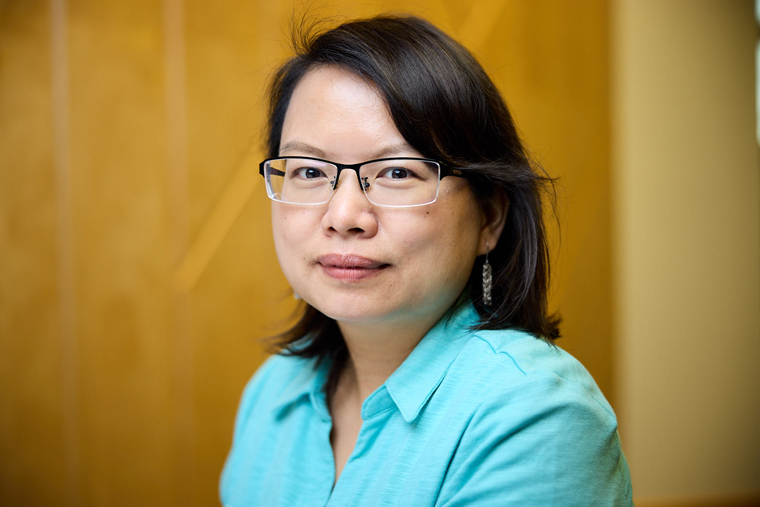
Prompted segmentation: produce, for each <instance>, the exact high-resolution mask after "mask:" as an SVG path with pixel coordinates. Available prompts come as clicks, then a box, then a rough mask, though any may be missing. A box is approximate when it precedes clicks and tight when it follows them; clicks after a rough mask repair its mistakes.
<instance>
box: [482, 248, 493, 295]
mask: <svg viewBox="0 0 760 507" xmlns="http://www.w3.org/2000/svg"><path fill="white" fill-rule="evenodd" d="M489 249H490V247H489V246H488V243H486V261H485V262H484V263H483V305H485V306H491V288H492V287H493V277H492V276H491V265H490V264H489V263H488V250H489Z"/></svg>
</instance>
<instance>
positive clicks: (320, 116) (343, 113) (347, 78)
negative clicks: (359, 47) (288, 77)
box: [280, 66, 418, 163]
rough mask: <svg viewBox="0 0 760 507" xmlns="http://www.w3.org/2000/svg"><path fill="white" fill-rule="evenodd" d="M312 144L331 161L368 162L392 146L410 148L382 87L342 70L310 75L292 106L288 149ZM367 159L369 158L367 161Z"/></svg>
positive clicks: (286, 126)
mask: <svg viewBox="0 0 760 507" xmlns="http://www.w3.org/2000/svg"><path fill="white" fill-rule="evenodd" d="M293 145H309V146H312V147H314V148H316V149H318V150H320V151H321V152H323V153H324V154H325V155H326V156H327V157H328V158H330V157H336V156H337V157H339V158H338V159H337V160H336V161H344V162H345V163H349V162H348V161H347V160H346V157H348V158H351V159H353V160H357V159H359V161H361V160H367V159H368V158H367V157H368V156H369V154H370V153H371V152H376V151H380V150H383V149H384V148H387V146H389V145H405V146H406V147H408V150H407V151H408V155H410V156H411V155H414V156H418V153H417V152H416V151H415V150H413V149H412V148H411V147H410V146H409V145H408V144H407V143H406V140H405V139H404V138H403V136H402V135H401V134H400V133H399V131H398V129H397V128H396V125H395V124H394V122H393V119H392V118H391V115H390V112H389V110H388V106H387V104H386V102H385V100H384V98H383V97H382V96H381V94H380V93H379V91H378V90H377V88H376V87H375V86H374V85H373V84H372V83H370V82H368V81H366V80H365V79H362V78H361V77H359V76H357V75H356V74H354V73H352V72H350V71H347V70H345V69H342V68H340V67H337V66H320V67H317V68H315V69H313V70H311V71H309V72H308V73H307V74H306V75H305V76H304V77H303V78H301V80H300V81H299V83H298V84H297V85H296V88H295V90H294V91H293V95H292V97H291V99H290V101H289V105H288V110H287V112H286V114H285V121H284V123H283V128H282V136H281V139H280V149H281V152H280V154H281V155H286V154H290V153H283V152H282V148H283V147H286V146H293ZM362 157H364V158H362Z"/></svg>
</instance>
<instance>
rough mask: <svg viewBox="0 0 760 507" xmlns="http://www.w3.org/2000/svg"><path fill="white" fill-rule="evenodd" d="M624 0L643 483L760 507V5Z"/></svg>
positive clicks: (618, 223)
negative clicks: (759, 117) (747, 497)
mask: <svg viewBox="0 0 760 507" xmlns="http://www.w3.org/2000/svg"><path fill="white" fill-rule="evenodd" d="M613 6H614V9H613V13H614V16H613V24H612V33H613V34H614V36H613V51H612V54H613V59H612V61H613V105H614V109H613V111H614V114H613V123H612V126H613V129H612V131H613V153H614V157H613V160H614V164H613V167H614V173H613V174H614V180H613V181H614V193H613V195H614V198H613V202H614V203H615V206H614V222H613V223H614V231H615V250H614V251H615V256H614V261H615V262H614V265H615V286H616V290H615V296H616V301H617V304H616V323H617V330H618V333H617V336H618V339H619V345H618V350H619V354H618V361H617V364H618V370H617V383H618V389H619V391H618V392H619V399H620V401H621V403H620V404H619V412H620V414H621V418H620V424H621V428H622V435H623V439H624V444H625V449H626V453H627V455H628V458H629V460H630V465H631V469H632V473H633V481H634V482H633V484H634V492H635V494H636V497H637V498H639V499H641V500H646V499H652V498H658V497H659V498H662V497H681V498H691V499H692V500H693V503H692V504H693V505H698V504H699V503H698V501H697V499H699V498H702V497H705V498H712V499H713V500H714V502H715V503H713V504H711V505H719V504H720V505H722V503H721V500H720V499H725V500H726V501H727V500H728V499H730V498H731V497H740V496H742V495H744V494H750V493H754V494H755V495H757V496H755V497H754V499H755V500H754V501H756V502H760V500H759V499H760V494H759V493H760V157H759V156H758V146H757V143H756V140H755V108H754V104H755V96H754V93H755V78H754V58H755V44H756V42H757V38H758V29H757V26H756V24H755V19H754V16H753V3H752V2H751V1H750V0H742V1H738V0H732V1H717V0H667V1H663V0H616V1H615V2H613ZM645 504H646V502H645V501H642V502H640V505H645ZM753 505H757V503H753Z"/></svg>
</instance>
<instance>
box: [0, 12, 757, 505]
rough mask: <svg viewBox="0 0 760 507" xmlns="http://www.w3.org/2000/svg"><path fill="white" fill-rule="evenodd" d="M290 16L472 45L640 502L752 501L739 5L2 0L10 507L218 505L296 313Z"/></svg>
mask: <svg viewBox="0 0 760 507" xmlns="http://www.w3.org/2000/svg"><path fill="white" fill-rule="evenodd" d="M304 10H307V11H308V12H310V13H311V15H312V16H314V17H317V18H321V17H335V19H336V20H340V19H346V18H352V17H356V16H368V15H373V14H376V13H379V12H385V11H395V12H407V13H414V14H417V15H421V16H423V17H426V18H428V19H429V20H431V21H433V22H434V23H436V24H437V25H439V26H440V27H441V28H443V29H444V30H446V31H447V32H448V33H450V34H452V35H453V36H454V37H455V38H457V39H458V40H460V41H461V42H462V43H464V44H465V45H466V46H467V47H468V48H469V49H470V50H471V51H473V52H474V54H475V55H476V56H477V57H478V59H479V60H480V61H481V62H482V63H483V65H484V67H485V68H486V70H487V71H488V72H489V73H490V75H491V76H492V78H493V80H494V81H495V82H496V84H497V85H498V87H499V88H500V90H501V91H502V92H503V94H504V96H505V98H506V100H507V101H508V103H509V105H510V107H511V109H512V111H513V113H514V115H515V117H516V121H517V123H518V126H519V127H520V129H521V131H522V133H523V134H524V136H525V139H526V141H527V143H528V145H529V147H530V149H531V151H532V152H533V153H534V155H535V157H536V158H537V159H538V160H539V161H540V162H541V163H542V164H543V165H544V166H545V167H546V168H547V169H548V170H549V171H550V172H551V173H552V174H554V175H556V176H559V177H560V178H561V194H560V208H559V214H560V217H561V226H560V227H559V230H555V231H554V234H553V238H554V239H553V245H554V253H553V256H554V261H555V271H554V274H555V280H554V285H553V291H552V307H553V308H556V309H559V310H560V311H561V312H562V314H563V315H564V318H565V325H564V334H565V337H564V338H562V339H561V341H560V345H561V346H562V347H564V348H565V349H567V350H569V351H570V352H571V353H572V354H574V355H575V356H576V357H578V358H579V359H580V360H581V361H582V362H583V363H584V364H585V365H586V367H587V368H588V369H589V370H590V371H591V373H592V374H593V375H594V377H595V378H596V380H597V382H598V384H599V385H600V387H601V389H602V390H603V391H604V393H605V395H606V396H607V397H608V398H609V399H610V401H611V403H612V405H613V407H614V408H615V410H616V412H617V413H618V416H619V423H620V433H621V436H622V439H623V445H624V449H625V452H626V454H627V456H628V459H629V464H630V467H631V472H632V477H633V485H634V495H635V498H636V502H637V505H639V506H686V505H694V506H718V505H725V506H740V505H742V506H744V505H760V431H759V430H760V153H759V150H758V145H757V140H756V137H755V129H756V126H755V125H756V113H755V103H756V102H755V68H756V67H755V48H756V46H757V44H758V34H759V31H758V25H757V22H756V20H755V15H754V4H753V2H752V1H751V0H578V1H573V2H569V1H560V0H475V1H471V2H470V1H463V0H429V1H422V0H412V1H405V2H400V1H390V0H389V1H380V0H378V1H374V2H351V1H348V0H345V1H330V2H326V1H322V0H311V1H309V2H307V3H304V2H301V1H299V0H295V1H294V0H279V1H277V0H269V1H263V0H259V1H256V0H219V1H216V2H208V1H205V0H163V1H161V0H109V1H108V2H103V1H100V0H0V393H1V394H0V505H4V506H6V505H7V506H17V505H28V506H68V507H78V506H88V507H89V506H135V505H140V506H180V505H181V506H205V505H215V504H218V500H217V494H216V485H217V480H218V476H219V473H220V471H221V467H222V465H223V462H224V459H225V455H226V452H227V450H228V448H229V444H230V439H231V434H232V424H233V419H234V414H235V409H236V406H237V402H238V399H239V396H240V393H241V390H242V388H243V386H244V384H245V382H246V381H247V379H248V378H249V377H250V376H251V375H252V373H253V372H254V371H255V370H256V368H257V367H258V365H259V364H261V362H262V361H263V359H264V358H265V357H266V352H265V347H264V345H263V343H262V339H263V338H265V337H267V336H270V335H272V334H273V333H276V332H277V331H279V330H282V329H283V328H284V326H286V325H287V323H288V321H289V320H288V319H289V317H290V315H291V312H292V311H293V309H294V307H295V306H294V301H293V299H292V297H291V294H290V291H289V288H288V286H287V284H286V282H285V280H284V278H283V277H282V275H281V273H280V271H279V267H278V265H277V261H276V259H275V255H274V249H273V245H272V241H271V237H270V230H269V228H270V225H269V221H270V215H269V201H268V199H267V198H266V195H265V193H264V189H263V186H262V180H261V178H260V176H259V175H258V167H257V164H258V162H259V161H260V160H261V159H262V158H263V150H262V143H261V139H262V138H261V134H262V131H261V129H262V123H263V118H264V111H265V105H264V100H263V91H264V88H265V85H266V82H267V78H268V76H269V75H270V74H271V72H272V70H273V69H274V68H275V67H276V66H277V65H278V64H280V63H281V62H282V61H283V59H284V58H286V57H287V56H288V54H289V52H288V42H287V41H288V36H287V34H288V25H289V21H290V19H291V17H292V16H293V14H294V13H300V12H303V11H304Z"/></svg>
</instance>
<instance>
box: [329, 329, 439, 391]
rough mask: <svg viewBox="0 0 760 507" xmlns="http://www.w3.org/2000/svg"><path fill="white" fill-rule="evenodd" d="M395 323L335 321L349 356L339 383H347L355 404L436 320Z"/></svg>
mask: <svg viewBox="0 0 760 507" xmlns="http://www.w3.org/2000/svg"><path fill="white" fill-rule="evenodd" d="M429 320H430V321H426V320H422V321H418V322H414V323H411V324H410V323H408V322H407V323H403V324H398V325H384V326H379V325H377V324H361V323H359V324H357V323H346V322H338V327H339V328H340V331H341V334H342V335H343V340H344V341H345V343H346V348H347V349H348V355H349V359H348V362H347V364H346V368H345V369H344V371H343V372H342V373H341V376H340V380H339V384H343V385H344V386H346V387H350V388H351V391H353V392H354V393H355V394H356V399H357V400H358V401H359V404H360V405H361V403H362V402H363V401H364V400H365V399H366V398H367V396H369V395H370V394H372V392H373V391H375V389H377V388H378V387H380V386H381V385H382V384H383V383H384V382H385V381H386V380H387V379H388V377H390V376H391V374H392V373H393V372H394V371H396V369H397V368H398V367H399V366H401V363H403V362H404V360H405V359H406V358H407V357H408V356H409V354H410V353H411V352H412V350H414V348H415V347H416V346H417V344H418V343H419V342H420V340H422V338H423V337H424V336H425V334H426V333H427V332H428V331H429V330H430V328H432V327H433V326H434V325H435V323H436V322H437V321H438V317H436V318H435V320H432V319H429Z"/></svg>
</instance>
